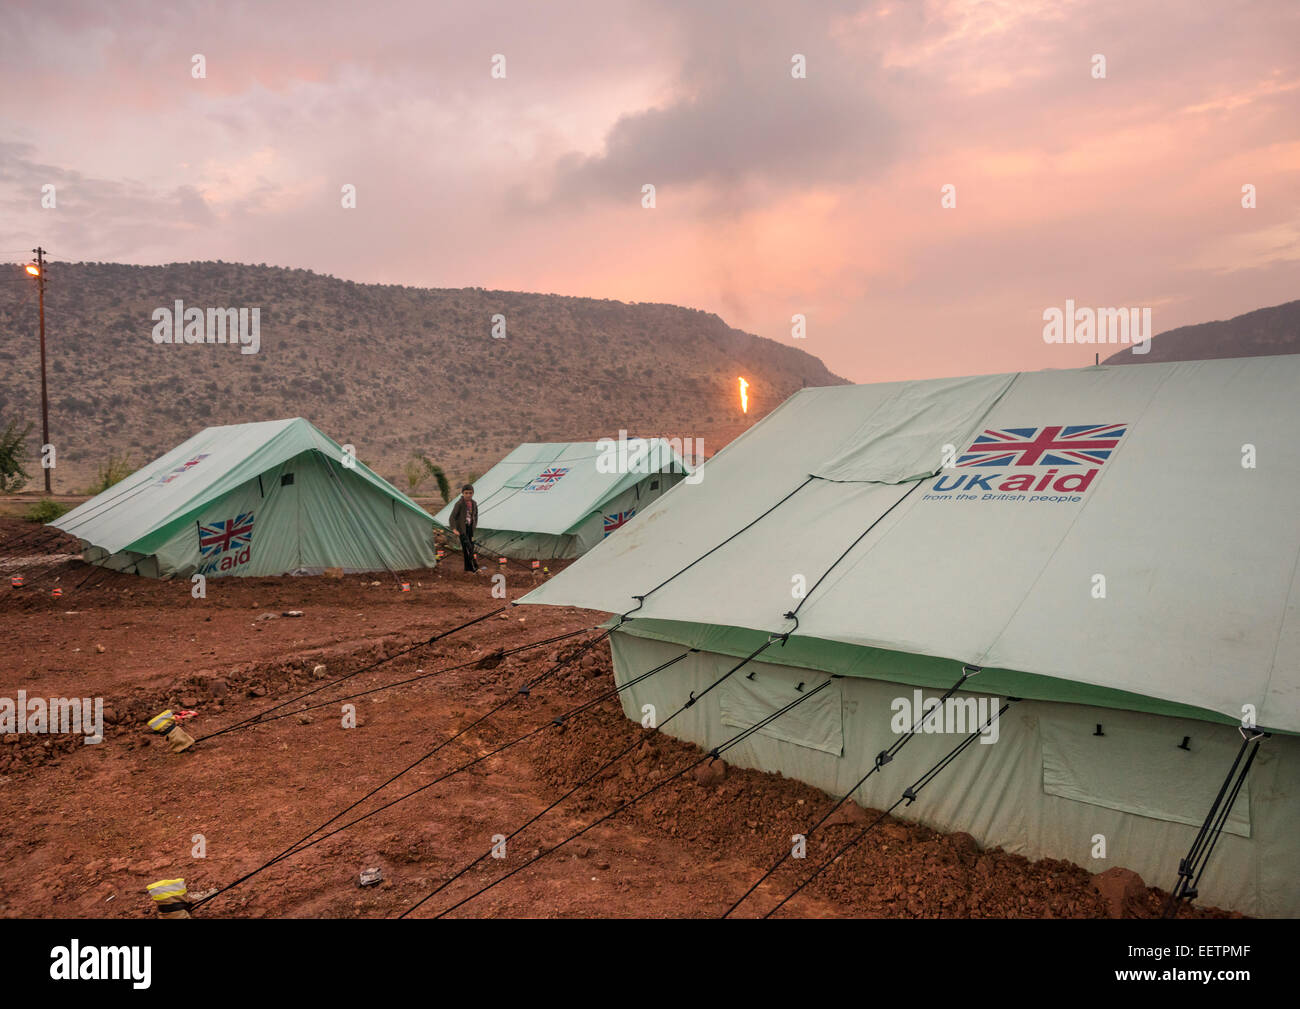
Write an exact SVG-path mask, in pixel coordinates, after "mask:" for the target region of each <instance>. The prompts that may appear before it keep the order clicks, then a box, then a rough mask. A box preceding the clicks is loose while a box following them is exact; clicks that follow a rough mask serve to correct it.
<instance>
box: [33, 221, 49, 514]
mask: <svg viewBox="0 0 1300 1009" xmlns="http://www.w3.org/2000/svg"><path fill="white" fill-rule="evenodd" d="M32 251H33V252H34V253H36V290H37V292H38V295H39V298H40V303H41V469H42V470H43V471H44V472H45V493H46V494H49V493H50V470H49V467H48V466H46V465H45V446H46V445H48V444H49V443H50V399H49V392H48V390H47V389H46V385H45V250H44V249H42V248H41V247H40V246H39V245H38V246H37V247H36V248H34V249H33V250H32Z"/></svg>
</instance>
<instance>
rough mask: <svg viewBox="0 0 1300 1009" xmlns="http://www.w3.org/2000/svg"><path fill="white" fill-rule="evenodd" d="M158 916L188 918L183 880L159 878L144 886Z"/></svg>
mask: <svg viewBox="0 0 1300 1009" xmlns="http://www.w3.org/2000/svg"><path fill="white" fill-rule="evenodd" d="M146 889H147V890H148V891H149V896H150V897H152V898H153V901H154V906H155V907H156V908H157V909H158V916H159V917H160V918H188V917H189V916H190V902H189V901H187V900H186V899H185V894H186V890H185V880H183V879H160V880H158V882H156V883H150V884H149V886H148V887H147V888H146Z"/></svg>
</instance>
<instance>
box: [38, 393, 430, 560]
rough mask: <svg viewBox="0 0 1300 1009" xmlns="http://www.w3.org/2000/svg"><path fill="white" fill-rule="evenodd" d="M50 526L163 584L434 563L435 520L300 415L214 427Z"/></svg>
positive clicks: (87, 550) (88, 551)
mask: <svg viewBox="0 0 1300 1009" xmlns="http://www.w3.org/2000/svg"><path fill="white" fill-rule="evenodd" d="M345 459H346V460H347V463H346V464H345ZM50 524H51V525H52V526H54V527H55V528H57V529H62V530H63V531H64V532H66V533H70V534H71V535H73V536H76V537H77V538H78V539H79V540H81V543H82V548H83V551H84V553H83V556H84V557H85V559H86V560H87V561H90V562H92V563H95V564H101V565H103V566H105V567H109V568H114V569H116V570H125V571H131V572H136V573H139V574H143V575H147V576H149V577H154V578H158V577H170V576H173V575H190V574H193V573H195V572H198V573H201V574H204V575H206V576H207V577H210V578H214V577H219V576H223V575H243V576H249V575H280V574H319V573H320V572H322V571H323V570H324V569H326V568H342V569H343V570H344V571H345V572H353V571H379V570H385V569H386V570H390V571H400V570H404V569H411V568H422V567H433V566H434V564H435V560H434V548H433V537H432V532H433V518H432V516H430V515H429V513H428V512H426V511H425V510H424V509H423V508H421V507H420V506H419V505H417V504H416V503H415V502H414V501H412V500H411V499H410V498H408V497H406V495H404V494H402V493H401V491H399V490H398V489H397V488H396V487H394V486H392V484H390V483H388V482H387V481H386V480H384V479H382V478H381V477H379V476H376V475H375V474H374V473H373V472H371V470H370V469H368V468H367V467H366V466H365V465H364V464H362V463H361V462H359V461H355V460H354V459H352V457H351V456H349V455H345V453H344V452H343V449H342V448H340V447H339V445H338V444H337V443H336V442H334V441H333V440H331V439H330V438H328V437H327V436H326V435H324V434H322V433H321V432H320V431H319V430H317V429H316V428H315V427H314V426H313V425H312V424H310V423H308V422H307V421H305V420H303V419H302V418H301V417H296V418H293V419H291V420H274V421H265V422H261V423H255V424H232V425H230V426H228V427H210V428H206V429H205V430H203V431H200V432H199V433H198V434H196V435H195V436H194V437H193V438H191V439H190V440H189V441H187V442H185V443H184V444H182V445H179V446H178V447H176V448H174V449H172V451H170V452H168V453H167V454H166V455H164V456H161V457H160V458H158V459H155V460H154V461H153V462H151V463H149V464H148V465H147V466H145V467H144V468H143V469H140V470H139V471H137V472H135V473H132V474H131V475H130V476H129V477H127V478H126V479H125V480H123V481H121V482H120V483H118V484H115V485H114V486H112V487H110V488H109V489H108V490H106V491H104V492H103V493H102V494H98V495H96V496H95V497H93V498H91V499H90V500H89V501H87V502H86V503H85V504H83V505H81V506H80V507H78V508H75V509H73V510H72V511H70V512H68V513H67V514H66V515H63V516H61V517H60V518H59V519H57V520H56V521H54V522H52V523H50Z"/></svg>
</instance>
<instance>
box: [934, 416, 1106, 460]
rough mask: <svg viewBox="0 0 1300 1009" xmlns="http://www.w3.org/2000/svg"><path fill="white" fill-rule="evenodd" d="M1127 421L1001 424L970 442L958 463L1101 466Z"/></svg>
mask: <svg viewBox="0 0 1300 1009" xmlns="http://www.w3.org/2000/svg"><path fill="white" fill-rule="evenodd" d="M1127 428H1128V425H1127V424H1074V425H1071V426H1069V427H1063V426H1061V425H1055V426H1048V427H1003V428H998V429H997V430H986V431H985V432H984V433H983V434H982V435H980V436H979V437H978V438H976V439H975V441H974V442H972V443H971V447H970V448H969V449H967V450H966V454H965V455H962V456H960V457H958V459H957V465H958V466H1081V465H1082V466H1089V465H1092V466H1100V465H1101V464H1102V463H1104V462H1105V461H1106V460H1107V459H1109V458H1110V454H1111V452H1113V451H1114V450H1115V447H1116V446H1117V445H1119V440H1120V438H1121V437H1122V436H1123V434H1124V432H1125V430H1126V429H1127Z"/></svg>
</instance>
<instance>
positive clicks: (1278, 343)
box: [1102, 301, 1300, 364]
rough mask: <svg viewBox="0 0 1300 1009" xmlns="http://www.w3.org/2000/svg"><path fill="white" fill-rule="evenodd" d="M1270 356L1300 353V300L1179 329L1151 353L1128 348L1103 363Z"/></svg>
mask: <svg viewBox="0 0 1300 1009" xmlns="http://www.w3.org/2000/svg"><path fill="white" fill-rule="evenodd" d="M1270 354H1300V301H1288V302H1287V303H1286V304H1284V305H1274V306H1273V307H1272V308H1260V309H1256V310H1255V311H1253V312H1247V313H1246V314H1245V315H1238V316H1235V317H1233V318H1231V319H1225V320H1221V321H1219V322H1202V323H1198V324H1197V325H1194V326H1179V327H1178V328H1177V329H1170V330H1167V331H1166V332H1164V333H1157V334H1156V335H1155V336H1153V337H1152V338H1151V350H1150V352H1149V353H1146V354H1133V353H1132V352H1131V350H1129V349H1128V348H1125V349H1124V350H1122V351H1120V352H1119V353H1118V354H1112V355H1111V356H1110V357H1108V358H1106V360H1105V361H1103V362H1102V363H1103V364H1153V363H1155V362H1157V361H1208V360H1212V359H1214V358H1220V357H1264V356H1267V355H1270Z"/></svg>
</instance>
